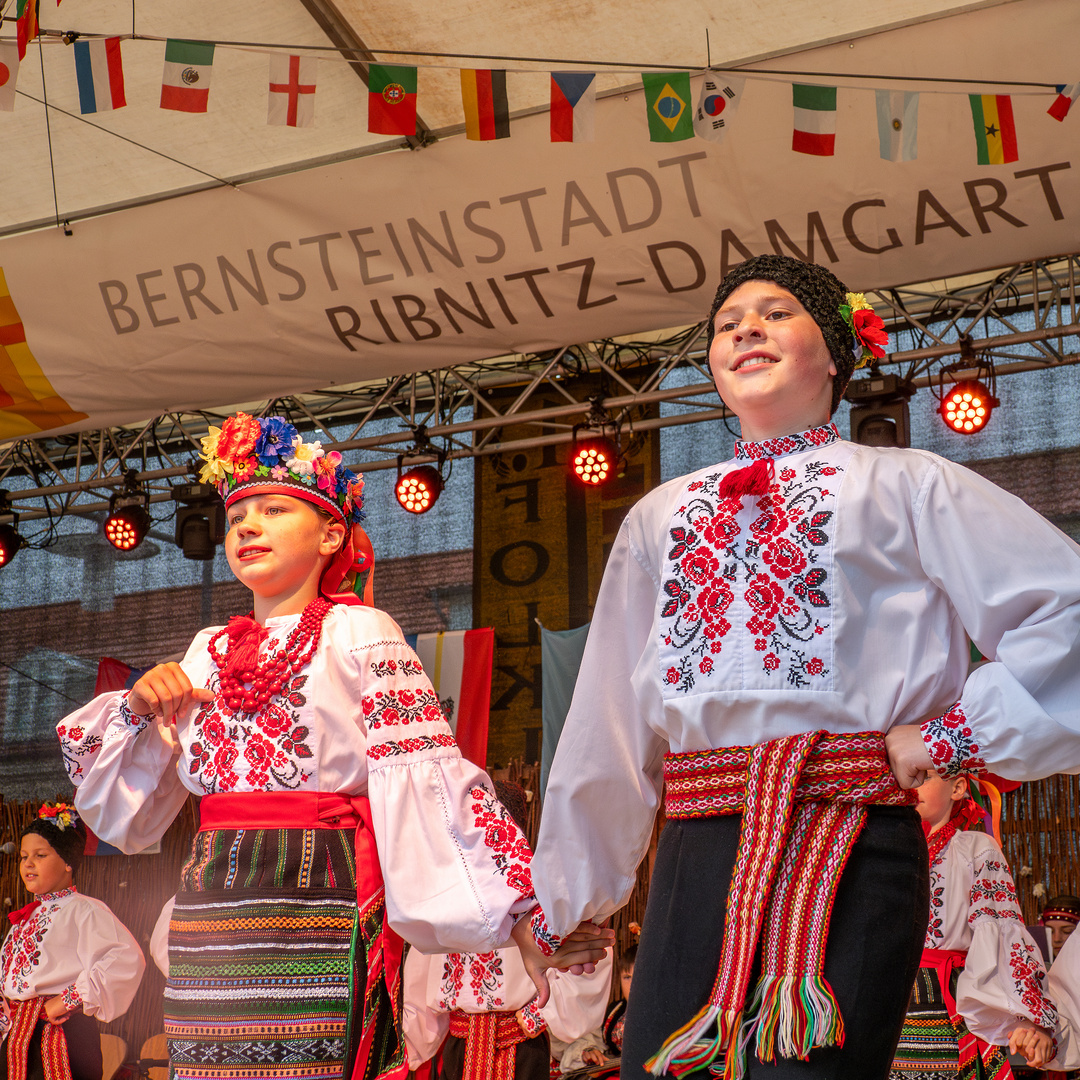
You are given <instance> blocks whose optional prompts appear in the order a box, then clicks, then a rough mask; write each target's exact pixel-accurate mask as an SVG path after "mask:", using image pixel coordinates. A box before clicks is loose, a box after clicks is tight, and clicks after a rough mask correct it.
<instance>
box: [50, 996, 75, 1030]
mask: <svg viewBox="0 0 1080 1080" xmlns="http://www.w3.org/2000/svg"><path fill="white" fill-rule="evenodd" d="M72 1012H73V1010H72V1009H69V1008H68V1006H67V1005H66V1004H65V1003H64V998H63V995H62V994H57V995H56V997H51V998H49V1000H48V1001H46V1002H45V1016H46V1018H47V1019H48V1021H49V1023H50V1024H54V1025H58V1024H62V1023H64V1022H65V1021H66V1020H67V1018H68V1017H69V1016H70V1015H71V1014H72Z"/></svg>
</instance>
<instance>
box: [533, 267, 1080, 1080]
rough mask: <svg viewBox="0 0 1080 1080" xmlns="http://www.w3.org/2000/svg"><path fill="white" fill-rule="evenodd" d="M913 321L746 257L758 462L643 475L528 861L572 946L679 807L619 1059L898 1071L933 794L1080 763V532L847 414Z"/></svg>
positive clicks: (748, 356) (735, 295) (750, 424)
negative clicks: (926, 818) (868, 430)
mask: <svg viewBox="0 0 1080 1080" xmlns="http://www.w3.org/2000/svg"><path fill="white" fill-rule="evenodd" d="M887 341H888V338H887V335H886V334H885V332H884V328H883V325H882V322H881V319H880V318H879V317H878V316H877V315H875V314H874V312H873V311H872V310H871V309H870V305H869V303H868V302H867V300H866V299H865V297H864V296H862V295H860V294H857V293H850V292H848V290H847V288H846V287H845V286H844V285H843V284H842V283H841V282H840V281H839V280H838V279H837V278H836V276H835V275H834V274H833V273H832V272H831V271H829V270H828V269H826V268H825V267H822V266H816V265H813V264H810V263H804V262H800V261H798V260H796V259H790V258H787V257H784V256H780V255H763V256H758V257H755V258H752V259H748V260H747V261H746V262H745V263H743V264H742V265H740V266H738V267H736V268H735V269H733V270H732V271H731V272H730V273H729V274H727V276H726V277H725V278H724V280H723V281H722V282H721V283H720V286H719V288H718V290H717V293H716V297H715V300H714V302H713V306H712V310H711V312H710V314H709V322H708V357H709V365H710V368H711V371H712V374H713V377H714V379H715V381H716V386H717V390H718V391H719V394H720V397H721V398H722V399H723V400H724V403H725V404H726V405H727V406H728V408H729V409H731V410H732V411H733V412H734V413H735V414H736V415H737V416H738V418H739V422H740V424H741V426H742V440H741V441H740V442H738V443H736V447H735V456H734V459H733V460H731V461H727V462H723V463H721V464H718V465H710V466H708V467H707V468H703V469H700V470H699V471H697V472H695V473H692V474H691V475H689V476H684V477H680V478H678V479H676V480H672V481H670V482H668V483H666V484H663V485H661V486H660V487H659V488H657V489H656V490H654V491H652V492H650V493H649V494H648V495H646V496H645V498H644V499H642V500H641V501H640V502H639V503H638V504H637V505H636V506H635V507H634V508H633V509H632V510H631V512H630V514H629V515H628V516H627V517H626V519H625V520H624V521H623V524H622V527H621V529H620V531H619V535H618V537H617V539H616V541H615V543H614V545H613V547H612V550H611V554H610V556H609V558H608V563H607V567H606V570H605V573H604V578H603V582H602V584H601V586H600V592H599V595H598V598H597V601H596V606H595V608H594V611H593V620H592V624H591V627H590V631H589V640H588V644H587V646H586V649H585V654H584V659H583V661H582V665H581V674H580V678H579V679H578V682H577V687H576V691H575V694H574V699H573V703H572V705H571V708H570V712H569V715H568V717H567V720H566V726H565V728H564V730H563V733H562V736H561V738H560V741H559V747H558V750H557V752H556V756H555V760H554V763H553V765H552V769H551V773H550V778H549V782H548V786H547V792H546V798H545V803H544V814H543V819H542V822H541V827H540V839H539V843H538V848H537V853H536V857H535V859H534V860H533V876H534V881H535V883H536V889H537V895H538V897H539V899H540V901H541V905H542V908H543V911H544V914H545V916H546V918H547V920H548V921H547V924H546V926H544V927H539V928H538V929H539V930H541V931H542V932H543V941H544V943H545V944H546V945H547V946H548V947H550V946H552V945H554V944H556V943H557V942H558V941H559V937H560V935H561V934H563V933H565V932H567V931H569V930H571V929H573V928H574V927H575V926H576V925H577V924H578V922H579V920H581V919H583V918H591V917H594V916H595V917H603V916H605V915H607V914H609V913H611V912H613V911H615V910H617V909H618V908H619V907H620V906H621V905H622V904H623V903H624V902H625V901H626V899H627V897H628V895H629V893H630V891H631V889H632V888H633V885H634V882H635V869H636V867H637V864H638V862H639V861H640V859H641V858H642V856H643V855H644V853H645V851H646V849H647V847H648V844H649V840H650V837H651V835H652V830H653V820H654V817H655V815H656V811H657V807H658V805H659V802H660V799H661V798H664V799H665V808H666V820H667V824H666V826H665V828H664V830H663V833H662V834H661V838H660V842H659V846H658V850H657V854H656V861H655V865H654V869H653V875H652V881H651V887H650V895H649V901H648V906H647V909H646V914H645V921H644V925H643V928H642V938H641V948H640V951H639V953H638V958H637V965H636V970H635V977H634V985H633V989H632V990H631V992H630V1001H629V1005H628V1008H627V1018H626V1039H625V1042H624V1045H623V1059H622V1076H623V1077H624V1078H629V1077H634V1078H638V1077H645V1076H647V1075H650V1074H651V1075H663V1074H665V1073H673V1074H675V1075H679V1076H688V1075H691V1074H695V1073H698V1072H700V1071H701V1070H707V1069H708V1068H709V1067H710V1066H712V1067H714V1068H715V1069H716V1070H718V1071H720V1070H723V1071H724V1075H725V1076H727V1077H739V1076H743V1075H749V1076H751V1077H757V1076H761V1077H768V1076H774V1075H775V1076H777V1077H788V1076H791V1077H796V1076H798V1077H800V1078H812V1077H823V1078H824V1077H844V1078H848V1077H852V1078H853V1077H858V1078H860V1080H864V1078H865V1080H884V1077H886V1076H887V1074H888V1071H889V1068H890V1066H891V1064H892V1060H893V1051H894V1049H895V1046H896V1040H897V1038H898V1037H899V1034H900V1027H901V1024H902V1022H903V1017H904V1012H905V1009H906V1006H907V1003H908V997H909V993H910V989H911V984H912V981H913V979H914V977H915V973H916V971H917V970H918V967H919V961H920V957H921V955H922V947H923V939H924V936H925V933H926V918H927V910H928V894H927V883H928V868H927V856H926V843H925V840H924V839H923V836H922V831H921V829H920V827H919V819H918V815H917V814H916V812H915V810H914V806H913V803H914V801H915V797H914V795H913V793H912V792H911V788H913V787H915V786H917V785H918V784H920V783H922V781H923V780H924V779H925V778H926V775H927V773H928V772H929V771H930V769H932V768H936V769H938V770H939V771H941V772H943V773H945V774H946V775H952V773H954V772H955V771H957V770H959V769H974V770H978V769H980V768H982V766H983V763H984V762H990V763H993V764H994V765H995V771H997V772H999V773H1002V774H1003V775H1005V776H1009V777H1014V778H1029V777H1037V776H1044V775H1047V774H1049V773H1053V772H1058V771H1060V770H1062V769H1076V768H1080V738H1078V737H1077V735H1078V732H1080V712H1078V703H1080V664H1077V663H1076V654H1075V650H1076V642H1077V641H1078V640H1080V551H1078V549H1077V547H1076V545H1075V544H1073V543H1072V542H1071V541H1070V540H1068V539H1067V538H1066V537H1065V536H1064V535H1062V534H1061V533H1059V532H1058V531H1057V530H1055V529H1054V528H1053V527H1052V526H1051V525H1049V524H1048V523H1047V522H1046V521H1045V520H1043V519H1042V518H1040V517H1039V515H1037V514H1036V513H1035V512H1034V511H1032V510H1031V509H1029V508H1028V507H1027V506H1025V505H1024V504H1023V503H1022V502H1021V501H1020V500H1019V499H1016V498H1014V497H1012V496H1011V495H1008V494H1006V493H1005V492H1003V491H1001V490H1000V489H999V488H996V487H995V486H994V485H993V484H990V483H988V482H987V481H985V480H983V479H982V478H981V477H979V476H978V475H976V474H974V473H972V472H970V471H968V470H967V469H964V468H962V467H960V466H957V465H954V464H953V463H952V462H949V461H947V460H944V459H942V458H940V457H936V456H935V455H933V454H928V453H925V452H923V451H920V450H908V449H899V448H896V447H876V446H874V447H872V446H864V445H856V444H854V443H851V442H847V441H845V440H843V439H842V438H841V437H840V433H839V431H838V430H837V428H836V427H835V426H834V425H833V424H832V423H831V422H830V416H831V415H832V413H833V412H834V411H835V409H836V407H837V405H838V403H839V401H840V398H841V396H842V394H843V392H844V388H845V386H846V384H847V381H848V379H849V378H850V377H851V374H852V371H853V370H854V368H855V367H856V365H857V364H858V363H861V362H863V361H864V360H866V359H867V358H870V359H881V358H883V357H884V353H885V346H886V345H887ZM969 635H970V638H971V639H972V640H974V642H975V644H976V645H977V646H978V648H979V650H980V651H981V652H982V653H983V655H985V656H987V657H990V658H991V660H990V662H989V663H987V664H984V665H982V666H981V667H980V668H978V669H976V670H974V671H972V672H971V673H970V674H969V665H970V654H969V647H968V637H969ZM534 928H536V927H534Z"/></svg>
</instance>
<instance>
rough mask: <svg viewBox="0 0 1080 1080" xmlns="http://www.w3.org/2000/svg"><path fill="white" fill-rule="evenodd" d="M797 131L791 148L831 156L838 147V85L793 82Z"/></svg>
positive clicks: (802, 152)
mask: <svg viewBox="0 0 1080 1080" xmlns="http://www.w3.org/2000/svg"><path fill="white" fill-rule="evenodd" d="M791 103H792V105H794V107H795V130H794V133H793V134H792V136H791V149H792V150H794V151H795V152H796V153H797V154H814V155H816V156H817V157H832V156H833V153H834V152H835V146H836V87H835V86H808V85H806V84H803V83H792V86H791Z"/></svg>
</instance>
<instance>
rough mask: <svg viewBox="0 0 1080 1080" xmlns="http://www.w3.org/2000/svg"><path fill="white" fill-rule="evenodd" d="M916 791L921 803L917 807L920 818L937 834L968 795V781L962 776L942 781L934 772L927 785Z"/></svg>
mask: <svg viewBox="0 0 1080 1080" xmlns="http://www.w3.org/2000/svg"><path fill="white" fill-rule="evenodd" d="M915 790H916V791H917V792H918V793H919V803H918V805H917V806H916V807H915V809H916V810H917V811H918V812H919V817H921V818H922V819H923V821H926V822H928V823H929V824H930V831H931V832H937V830H938V829H940V828H941V826H942V825H944V824H945V823H946V822H947V821H948V820H949V818H950V817H952V812H953V807H954V806H955V805H956V803H958V802H959V801H960V800H961V799H962V798H964V796H965V795H967V780H966V779H965V778H964V777H962V776H956V777H953V779H951V780H942V778H941V777H940V776H938V774H937V773H934V772H932V773H931V774H930V776H929V777H928V778H927V781H926V783H925V784H922V785H921V786H920V787H917V788H916V789H915Z"/></svg>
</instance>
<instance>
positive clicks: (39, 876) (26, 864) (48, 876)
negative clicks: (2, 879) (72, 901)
mask: <svg viewBox="0 0 1080 1080" xmlns="http://www.w3.org/2000/svg"><path fill="white" fill-rule="evenodd" d="M19 877H21V878H22V881H23V884H24V885H25V886H26V891H27V892H28V893H31V894H32V895H34V896H40V895H42V894H43V893H51V892H58V891H59V890H61V889H66V888H68V886H69V885H71V883H72V876H71V868H70V867H69V866H68V865H67V863H66V862H64V860H63V859H62V858H61V857H60V854H59V852H57V850H56V848H54V847H53V846H52V844H50V843H49V842H48V840H46V839H45V837H43V836H38V835H37V833H28V834H27V835H26V836H24V837H23V838H22V851H21V853H20V855H19Z"/></svg>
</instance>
